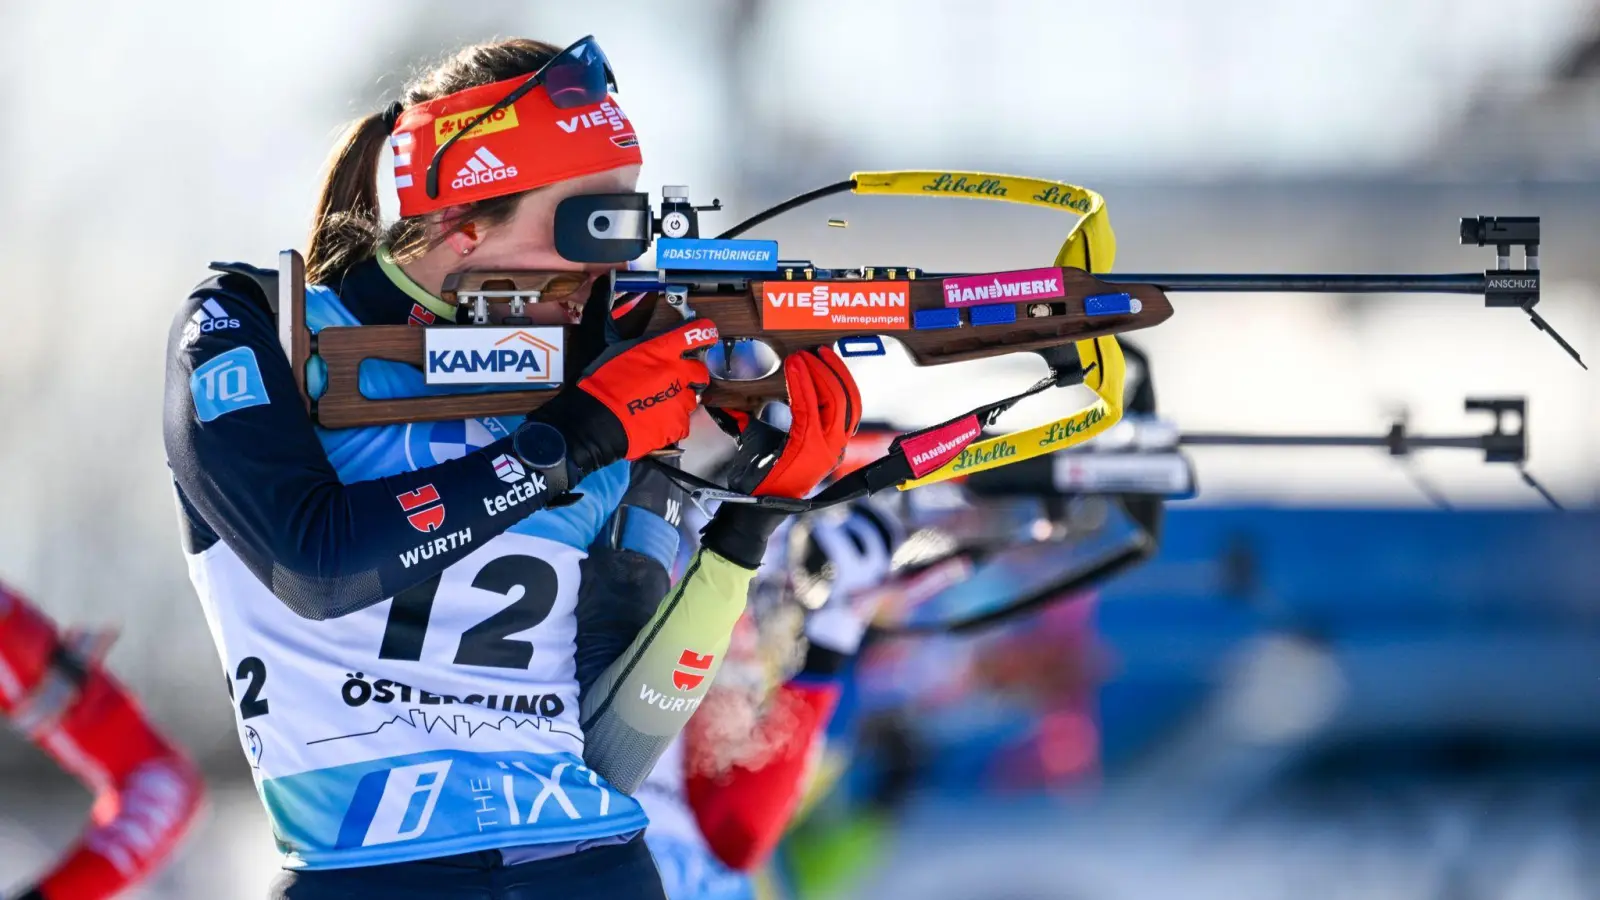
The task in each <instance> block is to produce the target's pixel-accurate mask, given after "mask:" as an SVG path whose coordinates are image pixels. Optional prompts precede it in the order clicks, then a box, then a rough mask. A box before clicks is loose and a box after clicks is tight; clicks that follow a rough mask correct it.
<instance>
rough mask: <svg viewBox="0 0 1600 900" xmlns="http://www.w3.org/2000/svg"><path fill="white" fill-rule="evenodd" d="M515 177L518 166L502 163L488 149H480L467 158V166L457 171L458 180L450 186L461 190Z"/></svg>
mask: <svg viewBox="0 0 1600 900" xmlns="http://www.w3.org/2000/svg"><path fill="white" fill-rule="evenodd" d="M515 177H517V167H516V166H508V165H506V164H505V163H503V162H501V161H500V158H499V157H497V156H495V155H494V154H493V153H490V152H489V148H488V147H479V148H478V152H476V153H474V154H472V155H471V156H469V157H467V164H466V165H464V166H462V167H461V168H460V169H457V170H456V178H455V180H454V181H452V182H450V186H451V187H453V188H457V189H460V188H464V187H471V186H472V185H475V184H488V183H489V182H491V181H502V180H504V179H507V178H515Z"/></svg>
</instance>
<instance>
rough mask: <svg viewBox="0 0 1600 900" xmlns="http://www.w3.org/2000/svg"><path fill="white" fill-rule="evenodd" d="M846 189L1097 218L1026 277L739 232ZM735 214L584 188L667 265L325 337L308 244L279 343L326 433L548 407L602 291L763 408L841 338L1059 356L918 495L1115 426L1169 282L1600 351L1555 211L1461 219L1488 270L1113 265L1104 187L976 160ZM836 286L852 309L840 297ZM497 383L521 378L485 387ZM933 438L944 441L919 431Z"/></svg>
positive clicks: (485, 298) (472, 278)
mask: <svg viewBox="0 0 1600 900" xmlns="http://www.w3.org/2000/svg"><path fill="white" fill-rule="evenodd" d="M843 191H852V192H855V193H858V194H901V195H917V196H928V195H930V194H931V195H934V196H946V197H960V198H968V199H991V200H993V199H998V200H1006V201H1010V202H1020V203H1026V204H1030V205H1036V206H1043V207H1047V208H1052V209H1057V210H1062V211H1067V212H1071V213H1074V214H1077V215H1081V216H1082V217H1083V218H1082V219H1081V220H1080V221H1079V222H1078V224H1077V225H1076V226H1074V228H1073V229H1072V231H1071V232H1069V235H1068V239H1067V242H1066V244H1064V245H1063V248H1062V251H1061V253H1060V254H1059V255H1058V257H1057V259H1056V265H1054V266H1052V267H1048V268H1043V269H1032V270H1023V271H1020V272H1017V271H1012V272H988V273H962V272H935V273H929V272H926V271H924V270H921V269H918V268H914V267H905V266H866V267H860V268H848V269H835V268H825V267H821V266H818V265H815V264H813V263H812V262H810V261H806V260H798V261H781V260H779V259H778V257H777V245H776V244H775V243H774V242H770V241H747V240H733V238H735V237H737V236H738V235H739V234H742V233H744V232H745V231H746V230H748V229H749V228H752V227H754V226H755V225H758V224H760V223H762V222H765V221H767V220H768V219H770V218H772V217H774V216H776V215H779V214H781V213H784V212H787V211H788V210H790V209H793V208H795V207H797V206H800V205H803V204H805V203H810V202H813V201H815V200H817V199H820V198H822V197H825V196H829V195H831V194H836V193H841V192H843ZM720 208H721V205H720V202H717V203H713V205H711V206H700V207H697V206H694V205H692V204H691V203H690V202H689V200H688V196H687V189H686V188H682V187H675V186H674V187H668V188H666V189H665V190H664V191H663V203H662V206H661V209H660V213H659V214H657V213H656V211H655V210H653V209H652V208H651V205H650V198H649V196H648V195H645V194H641V193H630V194H603V195H582V196H576V197H570V198H567V199H566V200H564V201H562V203H561V204H560V205H559V206H558V208H557V211H556V227H555V233H556V245H557V249H558V251H559V252H560V253H561V255H562V256H563V257H564V258H566V259H569V260H572V261H574V262H603V263H613V264H618V263H623V262H626V261H630V260H633V259H636V258H638V257H639V256H640V255H642V254H643V253H644V252H645V251H646V250H647V249H648V248H649V246H650V244H651V242H652V240H653V239H654V238H656V237H658V236H659V237H660V238H661V241H660V242H659V246H658V251H657V258H658V264H662V265H663V266H664V267H663V268H661V269H659V270H656V271H625V272H619V273H615V274H614V275H613V276H611V278H610V279H609V283H605V282H603V283H602V284H600V285H598V286H597V288H596V290H595V292H594V295H592V296H591V297H590V298H589V299H588V301H587V302H586V303H580V299H581V298H578V297H576V292H577V288H578V287H579V285H580V284H581V279H580V278H578V277H576V276H575V275H574V273H572V272H554V271H465V272H458V273H455V274H453V275H452V276H450V277H449V278H448V279H447V281H446V283H445V285H444V287H443V290H442V292H441V293H442V295H443V299H444V300H445V301H446V302H447V303H449V304H451V305H453V306H455V307H456V308H457V310H458V312H457V322H460V323H464V324H469V325H471V326H473V327H472V328H469V329H462V328H457V327H414V326H412V325H377V326H360V327H326V328H322V329H321V330H319V331H317V332H316V333H312V331H311V329H310V328H309V326H308V324H307V317H306V288H305V284H304V265H303V262H302V261H301V259H300V257H299V254H297V253H295V252H294V251H284V252H283V253H282V254H281V255H280V272H281V273H283V275H284V276H286V277H280V279H279V295H278V300H279V308H280V316H279V323H280V337H281V340H282V343H283V346H284V350H285V353H286V354H287V355H288V357H289V359H290V361H291V364H292V368H293V369H294V372H295V377H296V380H297V383H298V385H299V387H300V389H301V394H302V397H303V399H304V400H305V403H306V408H307V411H308V413H309V414H310V415H311V417H312V418H313V420H314V421H315V422H316V423H317V424H319V425H322V426H323V427H327V428H349V427H359V426H370V425H389V424H396V423H406V422H418V421H432V420H447V419H459V418H472V417H480V416H503V415H517V414H523V413H526V412H529V411H531V410H533V409H536V408H537V407H538V406H539V405H541V404H542V403H543V402H544V401H545V400H547V399H548V398H549V397H550V396H553V389H554V388H556V387H559V385H560V384H562V383H564V382H570V381H573V380H575V379H576V378H577V377H578V376H579V374H580V373H581V372H582V369H583V367H584V366H585V365H586V364H587V363H588V362H589V358H587V357H590V356H591V354H588V353H567V352H566V350H567V349H568V348H569V347H572V346H574V343H573V342H574V340H575V338H576V336H577V333H576V330H575V329H577V328H579V327H580V326H578V325H575V324H572V323H573V322H574V320H575V318H576V313H577V311H578V310H579V309H580V308H581V309H584V310H591V309H592V308H593V307H594V306H595V305H596V302H597V301H598V302H599V303H601V304H602V305H603V306H604V307H605V310H604V311H605V319H604V321H603V325H604V327H605V329H606V332H607V334H608V335H611V336H614V337H622V338H627V337H633V336H639V335H644V334H649V333H652V332H655V331H658V330H661V329H664V328H667V327H671V326H672V325H675V324H677V323H679V322H681V321H683V320H684V319H687V318H695V319H704V320H706V321H708V322H709V323H712V324H713V325H715V327H716V328H717V330H718V332H719V334H720V336H721V337H722V339H723V340H722V343H721V345H720V346H719V347H714V348H712V351H711V352H710V353H708V356H707V364H708V367H710V368H711V369H712V375H713V382H712V385H711V387H710V388H709V389H708V390H707V391H706V392H705V393H704V395H703V401H704V402H705V403H706V405H708V406H715V407H723V408H730V409H741V410H746V411H749V412H752V413H759V412H760V411H762V410H763V409H765V408H766V407H767V404H769V403H771V402H772V401H782V400H783V399H784V397H785V392H784V385H783V378H782V374H781V371H780V364H781V359H782V358H783V357H784V356H785V355H787V354H789V353H793V352H796V351H799V350H803V349H807V348H813V347H820V346H825V345H829V344H835V343H837V344H838V345H839V349H840V352H841V354H842V355H844V356H846V357H850V356H859V355H877V354H881V353H883V352H884V349H883V342H882V337H883V336H885V335H888V336H891V337H894V338H895V339H897V340H898V341H899V342H900V343H901V344H902V345H903V346H904V347H905V349H906V350H907V352H908V354H909V355H910V356H911V358H912V359H913V360H914V361H915V362H916V363H917V364H918V365H942V364H946V363H952V362H961V361H966V360H973V359H983V358H987V357H992V356H999V355H1003V354H1007V353H1014V352H1034V353H1037V354H1039V355H1040V356H1041V357H1043V358H1044V359H1045V361H1046V363H1047V364H1048V365H1049V366H1050V369H1051V374H1050V377H1048V378H1046V379H1044V380H1043V381H1041V382H1039V383H1038V384H1036V385H1034V386H1033V387H1032V388H1030V389H1029V390H1028V391H1026V392H1024V393H1022V394H1018V395H1015V396H1012V397H1008V398H1006V399H1004V400H1001V401H998V402H996V403H991V404H987V405H986V406H984V407H982V408H980V409H978V410H975V411H973V412H972V413H969V414H968V415H967V416H963V417H958V418H957V419H953V420H950V421H948V422H945V423H941V424H940V425H938V426H934V427H933V428H930V429H924V430H923V431H921V432H917V433H915V434H913V435H909V436H906V438H905V439H904V440H906V442H907V443H908V444H909V445H910V446H912V447H915V446H924V447H928V448H930V449H928V450H926V451H925V452H924V453H923V456H924V457H925V458H924V459H923V460H922V464H908V465H898V466H895V467H892V470H880V471H879V472H878V473H876V474H875V475H873V476H871V477H870V478H869V479H868V480H869V481H871V482H873V484H872V485H871V486H870V490H878V489H881V488H882V487H887V486H890V485H894V486H897V487H900V488H902V489H907V488H910V487H915V486H918V485H921V484H926V483H930V482H933V481H940V480H944V479H946V478H950V477H956V476H959V475H963V474H969V473H971V472H974V471H980V470H983V469H988V468H993V467H997V466H1000V465H1006V464H1008V463H1010V462H1017V461H1021V460H1022V459H1027V458H1031V457H1033V456H1038V455H1042V454H1044V453H1048V452H1053V451H1055V450H1058V449H1062V448H1064V447H1067V446H1072V445H1075V444H1079V443H1082V442H1083V441H1085V440H1088V439H1089V438H1091V437H1094V436H1095V435H1097V434H1100V433H1102V432H1103V431H1104V430H1106V429H1107V428H1109V427H1110V426H1111V425H1113V424H1115V423H1116V421H1117V420H1118V419H1119V418H1120V416H1121V405H1120V395H1121V391H1122V364H1123V363H1122V358H1121V352H1120V350H1119V349H1118V348H1117V343H1116V341H1115V340H1114V338H1113V337H1112V336H1113V335H1116V334H1121V333H1125V332H1129V331H1134V330H1138V329H1143V328H1149V327H1151V326H1154V325H1158V324H1160V323H1162V322H1164V321H1166V320H1167V319H1168V318H1170V317H1171V315H1172V313H1173V308H1172V304H1171V302H1170V300H1169V299H1168V298H1167V294H1168V293H1173V292H1190V291H1192V292H1215V291H1229V292H1233V291H1273V292H1338V293H1397V292H1410V293H1451V294H1471V295H1481V296H1483V297H1484V301H1485V305H1486V306H1490V307H1505V306H1514V307H1518V308H1521V309H1523V310H1524V311H1525V312H1527V313H1528V314H1529V316H1530V317H1531V319H1532V321H1533V322H1534V324H1535V325H1536V326H1537V327H1538V328H1539V329H1541V330H1544V331H1547V332H1549V333H1550V334H1551V335H1552V337H1553V338H1554V339H1555V340H1556V341H1557V342H1558V343H1559V344H1560V345H1561V346H1562V348H1563V349H1565V350H1566V351H1567V352H1568V353H1569V354H1570V355H1572V356H1573V358H1574V359H1577V360H1578V362H1579V364H1580V365H1582V364H1583V363H1582V360H1581V359H1580V358H1579V357H1578V354H1577V352H1576V351H1575V350H1573V349H1572V347H1571V346H1570V345H1569V344H1567V342H1566V341H1564V340H1563V339H1562V338H1561V337H1560V336H1559V335H1557V334H1556V333H1555V332H1554V331H1553V330H1552V329H1551V328H1550V327H1549V325H1548V323H1547V322H1545V321H1544V320H1543V319H1542V318H1541V317H1540V316H1539V315H1538V314H1537V313H1536V312H1535V311H1534V308H1533V307H1534V305H1535V304H1536V303H1537V302H1538V300H1539V271H1538V245H1539V220H1538V219H1537V218H1508V217H1498V218H1497V217H1477V218H1471V219H1462V221H1461V232H1460V238H1461V242H1462V243H1463V244H1476V245H1478V246H1485V245H1489V244H1493V245H1494V246H1496V248H1497V268H1495V269H1492V270H1487V271H1484V272H1482V273H1459V274H1421V275H1417V274H1303V275H1271V274H1186V275H1185V274H1180V275H1170V274H1155V275H1143V274H1135V275H1110V274H1107V270H1109V268H1110V267H1111V264H1112V261H1113V258H1114V253H1115V239H1114V237H1113V236H1112V233H1111V229H1110V225H1109V221H1108V220H1107V218H1106V215H1105V202H1104V199H1103V198H1101V197H1100V195H1098V194H1096V193H1095V192H1093V191H1090V190H1087V189H1085V188H1081V187H1077V186H1074V185H1069V184H1064V183H1061V182H1053V181H1046V180H1041V179H1031V178H1022V177H1017V176H1005V175H984V174H979V173H960V172H888V173H857V174H856V175H854V176H853V177H852V178H851V179H849V180H847V181H842V182H838V183H836V184H833V185H829V186H827V187H824V188H821V189H818V190H815V191H810V192H808V193H806V194H802V195H799V196H797V197H794V198H792V199H790V200H788V201H785V202H784V203H780V204H778V205H777V206H774V207H772V208H770V209H768V210H765V211H763V212H761V213H759V214H757V215H755V216H752V217H751V218H749V219H747V220H745V221H744V222H741V223H740V224H738V225H736V226H734V227H733V228H731V229H729V230H727V231H725V232H723V233H722V234H721V235H719V236H718V237H717V238H715V239H711V240H702V239H701V238H700V237H699V226H698V213H699V212H700V211H704V210H716V209H720ZM1513 246H1520V247H1522V248H1523V249H1524V252H1525V256H1526V259H1525V262H1524V264H1523V266H1522V267H1521V268H1517V269H1513V268H1511V263H1510V248H1511V247H1513ZM664 261H665V262H664ZM669 262H670V263H671V264H668V263H669ZM679 262H681V263H682V264H681V265H678V264H677V263H679ZM835 298H840V299H838V300H835ZM830 300H834V301H835V302H833V303H831V304H828V303H827V301H830ZM819 301H820V302H819ZM825 304H826V305H825ZM808 314H809V315H808ZM585 315H586V316H587V315H592V313H586V314H585ZM585 321H589V320H588V319H587V318H586V319H585ZM491 323H495V324H491ZM591 344H592V341H591ZM313 357H320V359H321V362H322V364H323V366H324V367H325V371H326V378H325V390H324V391H323V392H322V393H321V394H320V395H319V396H316V397H313V396H312V395H311V393H310V392H309V391H308V390H307V382H306V373H307V366H308V365H309V364H310V362H311V360H312V358H313ZM367 360H385V361H389V362H394V363H402V364H406V365H410V366H414V367H416V368H418V369H421V370H422V371H423V372H425V373H426V375H427V379H428V381H429V383H430V390H432V391H437V392H435V393H431V394H430V395H429V396H422V397H408V398H368V397H365V396H363V395H362V394H361V390H360V387H359V378H358V372H359V369H360V366H361V365H362V363H363V362H365V361H367ZM1585 368H1587V367H1586V366H1585ZM463 375H465V376H466V377H461V376H463ZM1070 384H1085V385H1087V386H1089V387H1090V388H1091V389H1093V390H1094V391H1095V392H1096V393H1097V394H1098V395H1099V397H1100V400H1099V401H1098V402H1097V403H1096V404H1095V405H1094V406H1091V407H1088V408H1085V409H1083V410H1080V411H1078V412H1076V413H1074V414H1073V415H1072V416H1068V417H1066V418H1064V419H1061V420H1059V421H1057V422H1054V423H1050V424H1049V425H1047V426H1043V427H1041V428H1038V429H1032V430H1030V431H1027V432H1021V433H1018V434H1015V435H1007V436H1002V437H997V438H990V439H987V440H983V441H977V440H976V439H977V438H978V436H979V434H980V429H981V426H982V425H988V424H993V422H994V420H995V419H996V418H998V416H999V415H1000V413H1002V412H1004V411H1005V410H1006V409H1009V408H1010V407H1011V406H1012V405H1014V404H1015V403H1016V402H1017V401H1018V400H1020V399H1022V398H1023V397H1026V396H1030V395H1032V394H1033V393H1037V392H1039V391H1042V390H1045V389H1047V388H1049V387H1056V386H1065V385H1070ZM434 385H438V386H437V387H433V386H434ZM453 385H465V386H466V387H467V389H468V390H470V391H472V392H471V393H460V392H448V393H447V392H446V391H455V390H458V389H457V388H455V387H453ZM486 385H504V387H503V388H497V389H492V390H486V389H485V386H486ZM924 438H926V439H928V440H926V441H924V443H923V444H921V445H918V444H916V443H915V442H916V441H918V440H921V439H924ZM935 450H937V451H938V452H934V451H935ZM905 455H906V454H902V456H905ZM908 470H909V471H908ZM857 487H858V488H859V487H861V485H857ZM692 493H693V492H692ZM707 498H711V499H723V500H729V499H737V495H732V494H731V493H730V492H726V491H717V490H715V489H714V486H711V485H705V484H702V485H701V490H700V495H699V496H697V497H696V499H697V500H698V499H707Z"/></svg>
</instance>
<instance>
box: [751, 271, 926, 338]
mask: <svg viewBox="0 0 1600 900" xmlns="http://www.w3.org/2000/svg"><path fill="white" fill-rule="evenodd" d="M910 319H911V285H910V284H909V283H908V282H904V281H765V282H762V283H761V327H763V328H771V329H773V330H776V331H816V330H821V331H860V330H868V331H873V330H876V331H905V330H906V329H908V328H910V327H911V325H910Z"/></svg>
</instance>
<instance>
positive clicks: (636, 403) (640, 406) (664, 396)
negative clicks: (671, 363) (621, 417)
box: [628, 381, 683, 416]
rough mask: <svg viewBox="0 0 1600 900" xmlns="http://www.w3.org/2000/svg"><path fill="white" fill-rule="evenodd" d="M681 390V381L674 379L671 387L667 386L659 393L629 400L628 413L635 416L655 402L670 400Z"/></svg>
mask: <svg viewBox="0 0 1600 900" xmlns="http://www.w3.org/2000/svg"><path fill="white" fill-rule="evenodd" d="M682 392H683V384H682V383H681V382H677V381H674V382H673V383H672V387H669V388H667V389H666V390H664V391H662V392H661V393H659V394H652V395H650V396H649V397H641V398H639V399H638V400H629V401H628V415H630V416H636V415H638V414H639V413H642V412H644V411H645V410H647V409H649V408H650V407H652V406H655V405H656V404H657V403H665V402H667V401H668V400H671V399H672V398H673V397H676V396H678V394H680V393H682Z"/></svg>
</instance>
